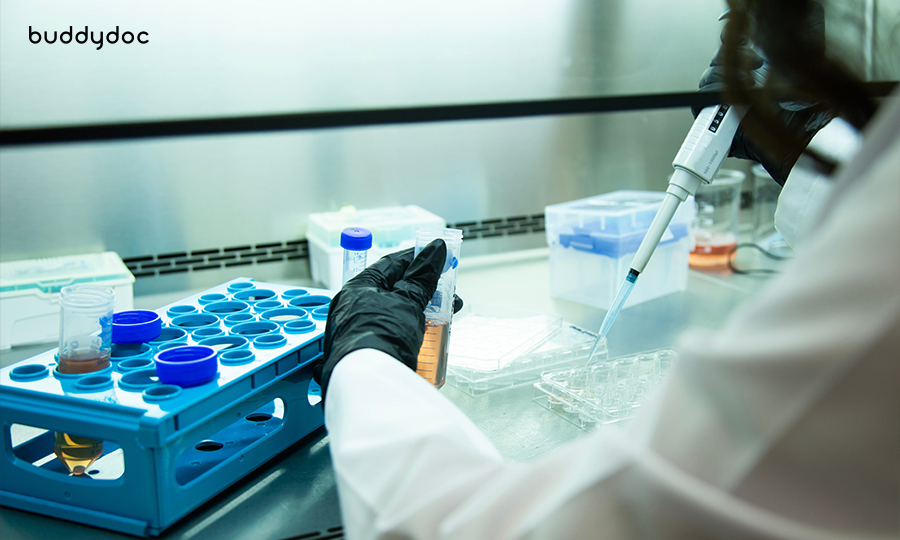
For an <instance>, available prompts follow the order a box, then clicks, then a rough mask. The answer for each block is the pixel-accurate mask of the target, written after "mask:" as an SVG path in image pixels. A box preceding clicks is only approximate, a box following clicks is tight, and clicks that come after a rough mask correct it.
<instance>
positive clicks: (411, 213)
mask: <svg viewBox="0 0 900 540" xmlns="http://www.w3.org/2000/svg"><path fill="white" fill-rule="evenodd" d="M446 225H447V222H446V221H445V220H444V219H443V218H441V217H439V216H436V215H434V214H432V213H431V212H429V211H427V210H425V209H423V208H421V207H418V206H415V205H407V206H392V207H386V208H373V209H369V210H357V209H356V208H354V207H352V206H348V207H345V208H343V209H341V210H340V211H337V212H322V213H315V214H310V215H309V218H308V227H307V231H306V239H307V241H308V242H309V265H310V269H311V271H312V277H313V279H314V280H316V281H318V282H319V283H322V284H324V285H325V287H327V288H328V289H332V290H338V289H340V288H341V285H342V279H343V264H342V263H343V258H344V249H343V248H342V247H341V234H342V233H343V231H344V229H346V228H348V227H363V228H366V229H368V230H369V231H370V232H371V233H372V247H371V249H369V253H368V257H367V262H368V263H372V262H375V261H377V260H378V259H380V258H381V257H384V256H385V255H388V254H390V253H394V252H395V251H400V250H402V249H407V248H411V247H413V246H414V245H415V241H416V227H419V226H422V227H439V228H443V227H445V226H446Z"/></svg>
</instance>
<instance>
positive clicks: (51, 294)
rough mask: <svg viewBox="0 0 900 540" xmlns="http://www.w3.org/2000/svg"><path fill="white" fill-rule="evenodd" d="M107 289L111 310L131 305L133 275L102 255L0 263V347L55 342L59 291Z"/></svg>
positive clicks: (116, 260)
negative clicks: (83, 286) (70, 287)
mask: <svg viewBox="0 0 900 540" xmlns="http://www.w3.org/2000/svg"><path fill="white" fill-rule="evenodd" d="M88 283H90V284H94V285H103V286H105V287H111V288H112V289H113V290H114V291H115V293H116V306H115V310H116V311H125V310H129V309H131V308H132V307H133V305H134V302H133V297H132V289H131V286H132V284H133V283H134V276H133V275H131V272H130V271H129V270H128V267H126V266H125V264H124V263H123V262H122V259H121V258H119V255H118V254H116V253H114V252H112V251H108V252H105V253H92V254H86V255H71V256H65V257H54V258H47V259H33V260H26V261H13V262H4V263H0V349H8V348H10V347H16V346H19V345H30V344H34V343H53V342H55V341H57V340H59V293H60V290H61V289H62V288H63V287H66V286H68V285H78V284H88Z"/></svg>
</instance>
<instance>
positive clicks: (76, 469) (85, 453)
mask: <svg viewBox="0 0 900 540" xmlns="http://www.w3.org/2000/svg"><path fill="white" fill-rule="evenodd" d="M107 367H109V353H106V354H103V355H100V356H98V355H97V352H96V351H91V352H88V353H80V352H79V351H75V353H74V354H67V355H66V356H65V358H63V357H60V358H59V364H58V365H57V366H56V370H57V371H59V372H60V373H71V374H81V373H93V372H95V371H101V370H104V369H106V368H107ZM55 435H56V437H55V439H54V442H53V453H54V454H56V457H57V458H59V460H60V461H62V462H63V464H64V465H65V466H66V468H67V469H69V472H70V473H72V474H74V475H77V476H80V475H83V474H84V473H85V471H86V470H87V468H88V467H89V466H90V465H91V463H93V462H94V461H96V460H97V458H99V457H100V456H102V455H103V441H97V440H94V439H88V438H87V437H78V436H77V435H69V434H68V433H56V434H55Z"/></svg>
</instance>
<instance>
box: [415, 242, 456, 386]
mask: <svg viewBox="0 0 900 540" xmlns="http://www.w3.org/2000/svg"><path fill="white" fill-rule="evenodd" d="M438 238H441V239H443V240H444V243H445V244H446V245H447V258H446V260H445V262H444V267H443V269H442V271H441V277H440V279H439V280H438V284H437V290H436V291H435V293H434V296H433V297H431V300H429V301H428V305H426V306H425V337H424V339H423V340H422V347H421V348H420V349H419V356H418V358H417V364H416V373H418V374H419V375H421V376H422V377H424V378H425V379H426V380H427V381H428V382H430V383H431V384H433V385H434V386H435V387H436V388H440V387H442V386H444V382H445V380H446V375H447V358H448V356H449V347H448V345H449V343H450V322H451V319H452V318H453V299H454V296H455V295H456V268H457V266H459V250H460V247H462V231H461V230H459V229H442V228H438V227H419V228H417V229H416V250H415V254H416V255H417V256H418V254H419V252H420V251H422V249H423V248H424V247H425V246H427V245H428V244H429V243H431V242H432V241H434V240H436V239H438Z"/></svg>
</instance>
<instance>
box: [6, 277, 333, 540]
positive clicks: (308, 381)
mask: <svg viewBox="0 0 900 540" xmlns="http://www.w3.org/2000/svg"><path fill="white" fill-rule="evenodd" d="M206 300H216V301H215V302H208V301H206ZM330 301H331V293H329V292H328V291H324V290H320V289H299V288H295V287H289V286H286V285H278V284H272V283H262V282H255V281H253V280H250V279H247V278H239V279H236V280H233V281H231V282H228V283H225V284H223V285H220V286H218V287H215V288H213V289H209V290H208V291H204V292H203V293H200V294H197V295H194V296H191V297H188V298H185V299H183V300H181V301H179V302H176V303H174V304H171V305H169V306H165V307H162V308H160V309H158V310H156V311H157V313H159V315H160V316H161V317H162V319H163V322H164V326H163V328H162V331H161V333H160V335H159V336H158V337H157V338H156V339H155V340H153V341H151V342H150V343H142V344H134V345H113V352H112V356H111V362H110V367H108V368H107V369H105V370H103V371H100V372H94V373H87V374H84V375H70V374H60V373H58V372H57V371H56V369H55V367H56V359H55V353H56V351H55V350H50V351H47V352H45V353H43V354H40V355H37V356H35V357H33V358H31V359H28V360H25V361H23V362H20V363H18V364H16V365H13V366H9V367H7V368H4V369H3V370H2V371H0V386H2V394H0V416H2V428H3V431H2V436H3V453H4V458H5V459H3V460H2V464H0V475H2V478H3V485H2V489H0V502H2V504H3V505H4V506H10V507H14V508H19V509H22V510H27V511H30V512H36V513H39V514H45V515H48V516H53V517H57V518H62V519H67V520H71V521H76V522H80V523H86V524H89V525H93V526H97V527H102V528H106V529H112V530H115V531H120V532H124V533H128V534H131V535H136V536H156V535H159V534H160V533H161V532H162V531H163V530H165V529H166V528H167V527H170V526H171V525H172V524H174V523H175V522H177V521H178V520H179V519H181V518H182V517H184V516H185V515H187V514H188V513H189V512H190V511H192V510H194V509H195V508H197V507H198V506H200V505H201V504H203V503H204V502H206V501H208V500H209V499H210V498H212V497H213V496H215V495H216V494H218V493H220V492H221V491H222V490H224V489H225V488H227V487H228V486H230V485H231V484H233V483H234V482H236V481H238V480H239V479H240V478H242V477H244V476H245V475H247V474H248V473H250V472H251V471H253V470H254V469H256V468H257V467H259V466H260V465H262V464H263V463H265V462H266V461H268V460H269V459H271V458H272V457H274V456H275V455H277V454H278V453H279V452H281V451H283V450H284V449H286V448H287V447H288V446H290V445H291V444H294V443H295V442H297V441H299V440H300V439H302V438H303V437H305V436H306V435H308V434H310V433H312V432H313V431H315V430H316V429H318V428H319V427H320V426H322V424H323V414H322V408H321V404H320V402H321V392H320V391H319V388H318V386H317V385H316V384H315V382H314V381H312V370H313V365H314V364H315V360H316V359H318V358H319V357H320V356H321V354H322V336H323V333H324V327H325V318H324V317H323V316H322V314H323V313H325V312H326V311H327V307H328V304H329V303H330ZM274 304H279V305H280V306H282V307H278V306H275V305H274ZM273 313H275V314H276V315H272V314H273ZM177 344H183V345H200V344H202V345H208V346H216V345H228V346H229V347H228V348H227V350H219V352H218V358H217V364H218V365H217V366H214V369H215V374H214V376H213V378H212V380H210V381H208V382H205V383H199V384H198V385H196V386H190V385H186V386H185V387H182V386H179V385H174V384H162V383H161V382H160V381H159V378H158V377H157V375H156V370H155V368H154V362H153V356H154V355H155V354H156V353H157V351H160V350H163V351H166V350H171V351H177V350H178V349H175V348H172V347H173V346H176V345H177ZM62 434H67V435H68V436H70V438H72V439H73V440H74V441H75V442H76V443H77V442H79V441H80V442H81V443H97V442H100V443H102V447H101V450H100V454H99V457H97V455H96V454H94V455H92V456H91V457H94V458H96V460H95V461H93V462H92V463H91V462H86V463H87V465H85V467H86V468H85V469H84V470H83V474H81V475H72V474H69V470H70V468H71V463H73V462H72V461H70V462H69V463H70V467H69V468H67V467H66V465H65V464H64V463H63V462H62V461H60V459H59V457H57V455H56V452H58V451H60V448H61V447H60V446H59V444H60V443H59V442H58V438H57V435H62ZM81 446H82V447H84V446H90V444H82V445H81ZM94 446H95V447H96V445H94ZM76 450H77V448H76ZM95 450H96V448H95ZM82 451H86V450H84V449H83V448H82ZM82 457H83V456H82ZM67 459H68V458H67Z"/></svg>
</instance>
